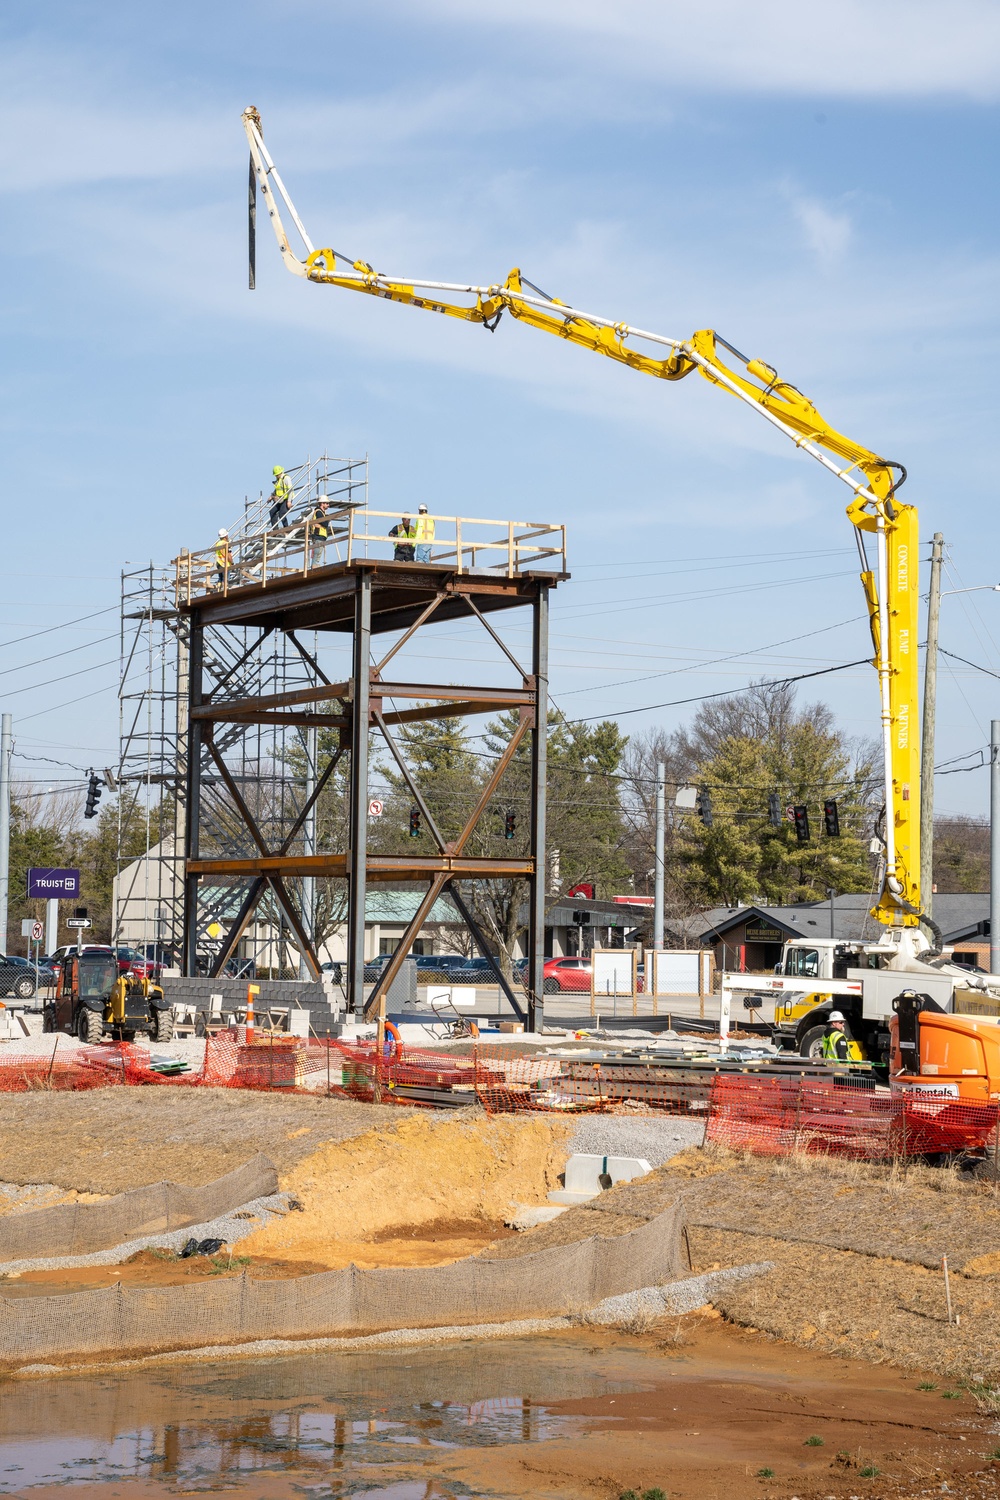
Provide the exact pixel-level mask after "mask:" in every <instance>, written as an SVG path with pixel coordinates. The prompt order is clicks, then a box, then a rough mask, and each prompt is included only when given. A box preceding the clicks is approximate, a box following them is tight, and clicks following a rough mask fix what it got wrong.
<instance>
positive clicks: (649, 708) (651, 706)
mask: <svg viewBox="0 0 1000 1500" xmlns="http://www.w3.org/2000/svg"><path fill="white" fill-rule="evenodd" d="M870 665H871V658H870V657H868V656H863V657H861V658H860V659H859V660H858V661H845V662H842V663H841V664H840V666H839V667H822V668H821V669H820V670H819V671H818V672H799V673H798V674H797V676H795V677H776V678H773V679H770V680H768V681H767V682H764V683H761V684H760V686H761V687H786V686H787V685H788V684H789V683H790V682H805V681H807V679H808V678H810V677H828V676H829V675H830V673H831V672H846V671H847V670H848V668H850V667H867V666H870ZM743 691H744V692H745V691H747V690H746V689H743ZM732 697H735V693H734V690H733V689H732V688H724V689H723V690H722V691H721V692H718V693H699V694H698V695H697V696H696V697H694V698H674V699H673V700H672V701H671V702H669V703H645V704H643V705H642V706H641V707H640V708H621V709H618V711H617V712H616V713H615V715H614V717H615V718H617V719H620V718H624V716H625V715H626V714H644V713H652V712H653V711H654V710H655V709H659V708H680V707H681V706H682V705H684V704H686V703H706V702H708V700H709V699H710V698H732ZM605 718H607V715H605V714H588V715H587V716H586V717H585V718H582V719H566V721H565V722H566V723H567V724H593V723H595V722H597V721H599V720H603V719H605Z"/></svg>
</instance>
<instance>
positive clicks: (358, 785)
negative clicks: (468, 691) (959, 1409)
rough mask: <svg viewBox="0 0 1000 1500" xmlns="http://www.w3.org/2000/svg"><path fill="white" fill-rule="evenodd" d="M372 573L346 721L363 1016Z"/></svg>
mask: <svg viewBox="0 0 1000 1500" xmlns="http://www.w3.org/2000/svg"><path fill="white" fill-rule="evenodd" d="M371 634H372V584H371V575H370V574H369V573H367V572H362V573H360V574H359V575H358V579H357V590H356V593H355V596H354V642H353V644H354V677H353V680H352V684H351V685H352V688H353V704H354V713H353V718H352V723H351V847H350V851H349V855H348V888H347V1007H348V1009H349V1010H351V1009H353V1011H354V1015H355V1019H356V1020H357V1021H359V1022H360V1021H363V1020H364V1015H365V889H366V886H367V856H368V730H369V725H368V718H369V681H370V672H371Z"/></svg>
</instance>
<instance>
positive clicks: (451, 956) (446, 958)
mask: <svg viewBox="0 0 1000 1500" xmlns="http://www.w3.org/2000/svg"><path fill="white" fill-rule="evenodd" d="M416 958H417V968H418V969H434V970H436V971H437V972H438V973H441V974H446V973H449V972H450V971H451V970H452V969H461V968H462V967H463V965H464V964H465V962H466V960H465V959H464V958H463V957H462V955H461V954H460V953H418V954H417V956H416Z"/></svg>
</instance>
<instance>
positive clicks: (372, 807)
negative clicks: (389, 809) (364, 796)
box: [368, 797, 385, 818]
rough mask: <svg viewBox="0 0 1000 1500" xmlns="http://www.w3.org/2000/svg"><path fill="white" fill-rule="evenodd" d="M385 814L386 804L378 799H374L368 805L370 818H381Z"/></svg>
mask: <svg viewBox="0 0 1000 1500" xmlns="http://www.w3.org/2000/svg"><path fill="white" fill-rule="evenodd" d="M384 812H385V803H384V802H380V801H379V800H378V798H377V797H373V798H372V800H371V801H370V802H369V804H368V816H369V817H370V818H380V817H381V816H382V814H383V813H384Z"/></svg>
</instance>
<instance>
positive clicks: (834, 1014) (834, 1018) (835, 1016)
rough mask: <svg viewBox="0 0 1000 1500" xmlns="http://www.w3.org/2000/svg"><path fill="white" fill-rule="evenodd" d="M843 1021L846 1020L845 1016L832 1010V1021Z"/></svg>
mask: <svg viewBox="0 0 1000 1500" xmlns="http://www.w3.org/2000/svg"><path fill="white" fill-rule="evenodd" d="M843 1019H844V1017H843V1014H842V1013H841V1012H840V1011H839V1010H831V1012H830V1020H831V1021H843Z"/></svg>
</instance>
